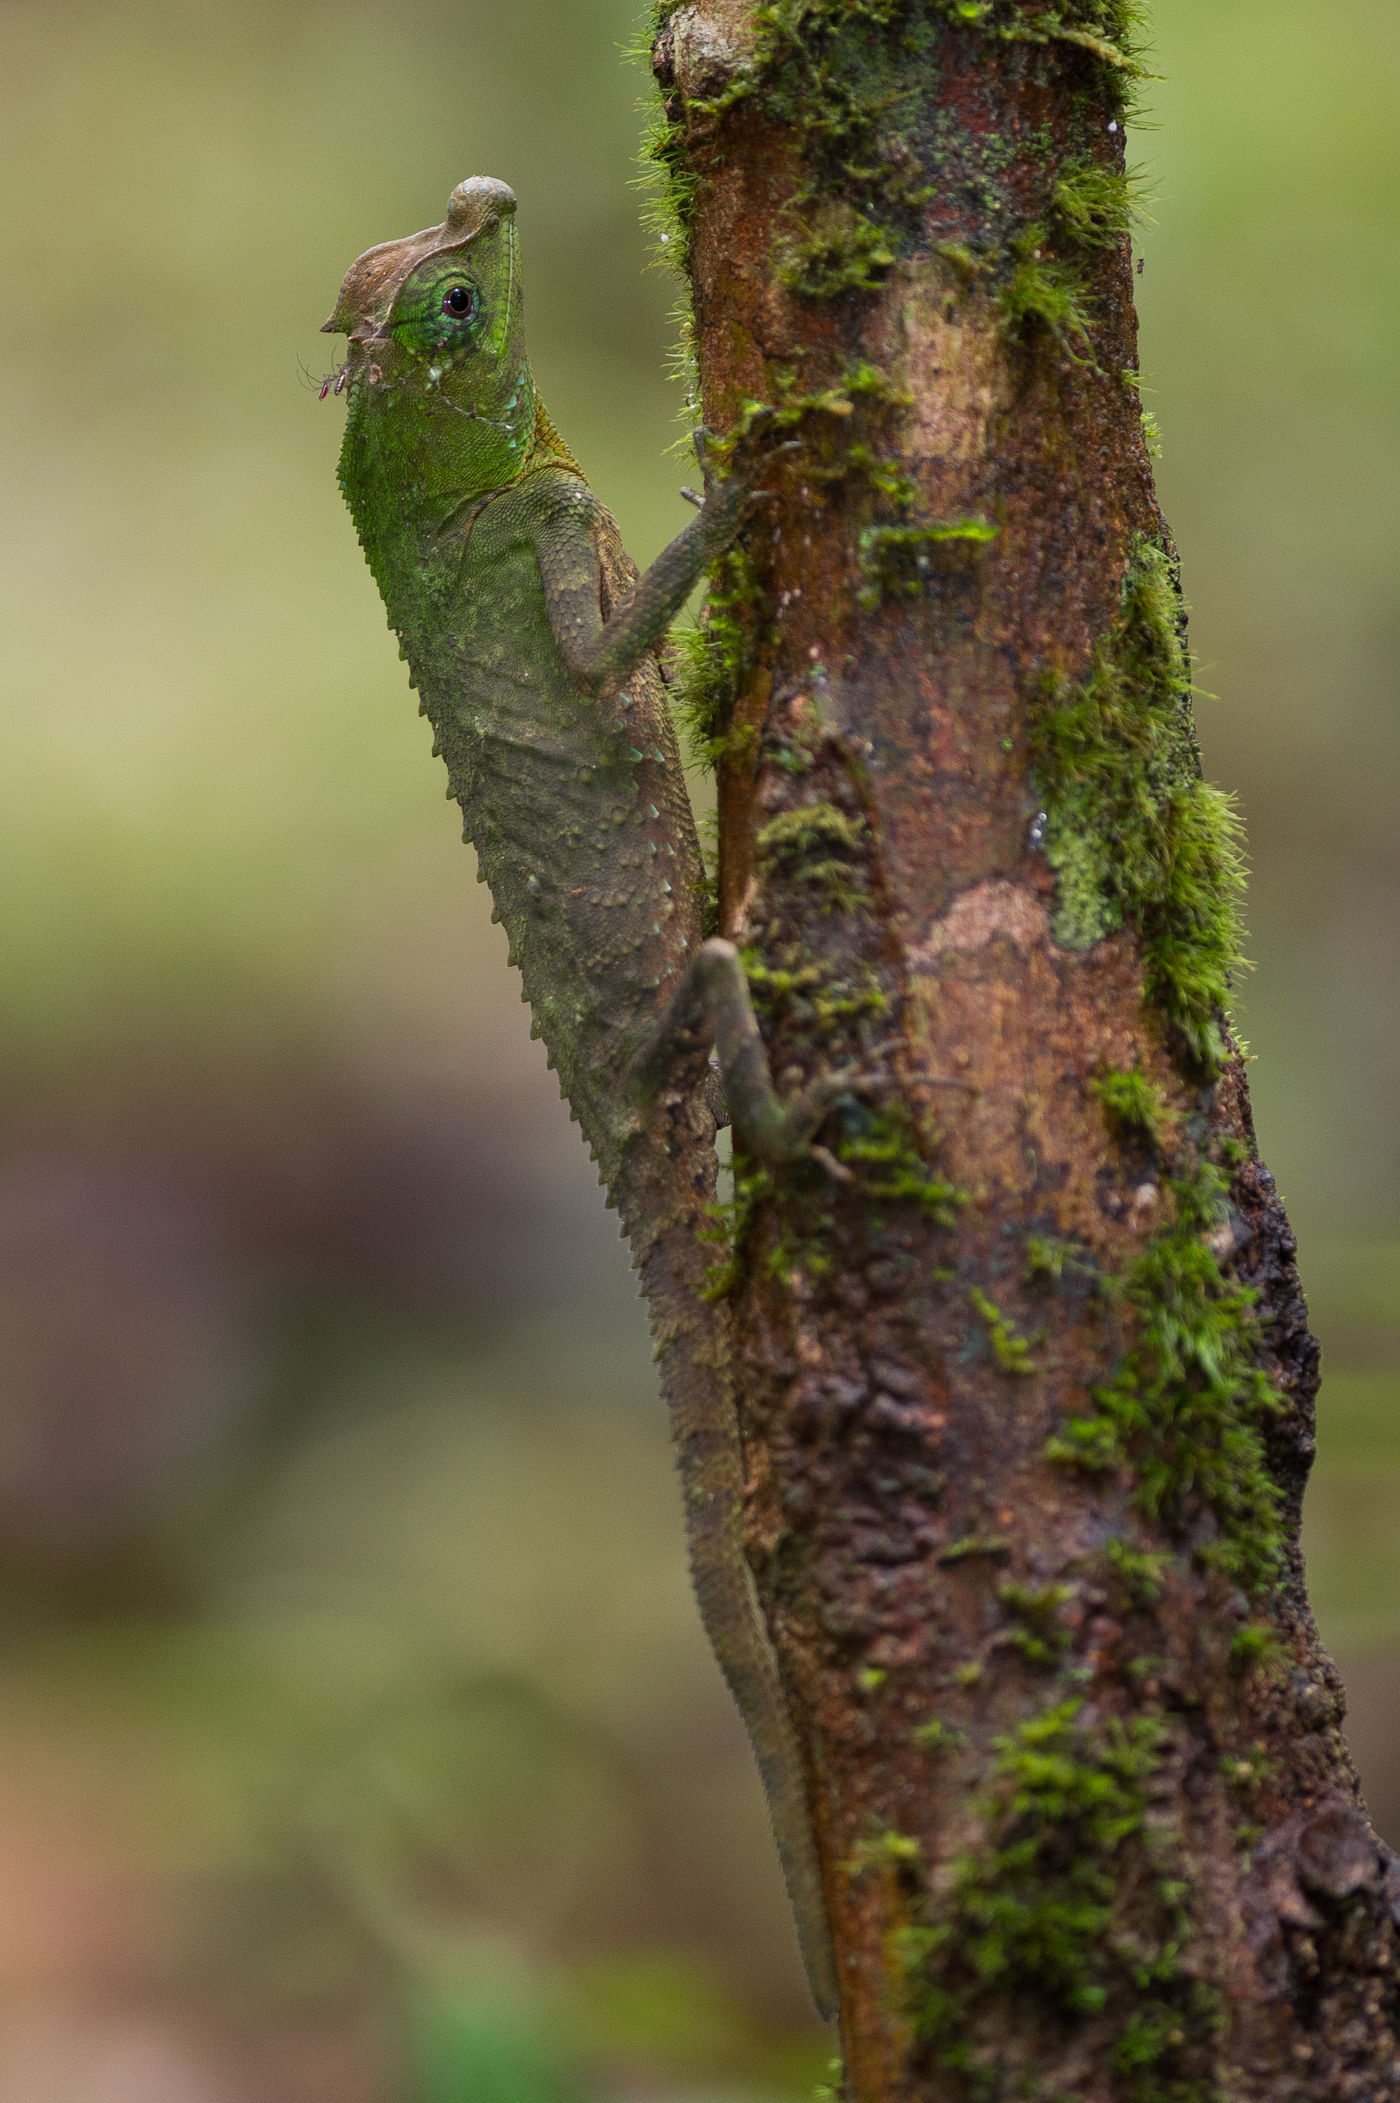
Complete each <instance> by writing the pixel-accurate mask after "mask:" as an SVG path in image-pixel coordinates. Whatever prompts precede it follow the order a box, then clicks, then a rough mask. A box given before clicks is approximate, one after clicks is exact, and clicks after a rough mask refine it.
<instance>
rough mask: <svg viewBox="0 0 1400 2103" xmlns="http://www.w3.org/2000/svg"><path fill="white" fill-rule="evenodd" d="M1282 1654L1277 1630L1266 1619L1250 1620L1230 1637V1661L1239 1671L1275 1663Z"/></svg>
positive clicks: (1248, 1670) (1250, 1670)
mask: <svg viewBox="0 0 1400 2103" xmlns="http://www.w3.org/2000/svg"><path fill="white" fill-rule="evenodd" d="M1282 1656H1283V1646H1282V1643H1281V1641H1280V1639H1279V1632H1278V1630H1277V1629H1276V1628H1275V1627H1273V1625H1272V1624H1271V1623H1270V1622H1267V1621H1251V1622H1249V1623H1248V1624H1247V1625H1246V1626H1245V1627H1244V1628H1240V1629H1236V1631H1235V1633H1234V1635H1233V1636H1232V1637H1231V1639H1230V1663H1231V1664H1232V1665H1233V1666H1234V1667H1235V1669H1236V1670H1237V1671H1239V1672H1252V1671H1254V1670H1255V1669H1256V1668H1257V1667H1262V1666H1266V1665H1273V1664H1277V1663H1278V1662H1279V1660H1280V1659H1281V1657H1282Z"/></svg>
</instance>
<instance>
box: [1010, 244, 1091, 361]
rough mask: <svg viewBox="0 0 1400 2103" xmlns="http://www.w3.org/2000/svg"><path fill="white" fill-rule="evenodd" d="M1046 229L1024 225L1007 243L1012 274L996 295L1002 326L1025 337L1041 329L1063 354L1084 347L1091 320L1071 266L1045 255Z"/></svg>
mask: <svg viewBox="0 0 1400 2103" xmlns="http://www.w3.org/2000/svg"><path fill="white" fill-rule="evenodd" d="M1049 244H1050V233H1049V229H1048V228H1047V227H1045V226H1042V225H1040V224H1032V225H1031V226H1028V227H1027V228H1026V229H1025V231H1024V232H1023V233H1020V234H1018V235H1017V236H1016V238H1015V240H1014V241H1012V243H1011V244H1010V257H1011V269H1010V273H1009V275H1008V276H1006V277H1005V278H1004V279H1003V281H1002V283H1001V285H1000V286H999V287H998V290H997V305H998V306H999V307H1000V309H1001V312H1002V316H1003V318H1004V320H1005V321H1006V324H1007V326H1008V327H1009V328H1010V329H1012V330H1013V331H1015V332H1017V333H1018V334H1021V335H1025V334H1027V333H1029V332H1033V331H1035V330H1036V329H1043V330H1045V331H1046V332H1047V333H1048V334H1049V335H1051V336H1053V337H1054V339H1055V341H1056V342H1057V343H1058V344H1060V345H1061V346H1062V347H1063V348H1065V349H1072V348H1073V346H1074V345H1076V344H1078V345H1081V346H1084V345H1087V344H1088V342H1089V323H1090V321H1091V319H1092V316H1091V314H1090V311H1089V305H1088V301H1087V298H1086V296H1085V292H1084V284H1083V280H1082V279H1081V278H1080V275H1079V272H1078V270H1077V269H1075V267H1074V266H1073V264H1070V263H1064V262H1059V261H1057V260H1056V259H1055V257H1053V256H1052V255H1049V254H1047V249H1048V247H1049Z"/></svg>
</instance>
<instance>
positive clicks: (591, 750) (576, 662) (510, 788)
mask: <svg viewBox="0 0 1400 2103" xmlns="http://www.w3.org/2000/svg"><path fill="white" fill-rule="evenodd" d="M514 214H515V198H514V196H513V194H512V193H511V191H510V190H509V189H508V188H507V187H506V185H505V184H504V183H498V182H494V181H491V180H489V179H487V178H484V177H476V178H473V179H471V180H469V181H467V182H465V183H462V184H460V185H459V186H458V188H457V189H456V190H455V191H454V192H453V194H452V199H451V202H450V205H449V210H448V216H447V218H446V220H445V221H444V223H443V225H442V226H440V227H433V228H430V229H428V230H427V231H426V232H424V233H421V234H415V235H412V236H410V237H409V238H408V239H406V240H403V241H396V242H387V243H385V244H384V245H383V246H381V247H379V248H374V249H370V250H369V251H368V253H367V254H365V255H363V256H361V257H360V258H359V260H358V261H357V262H356V263H355V264H353V265H352V267H351V269H350V272H349V274H348V275H347V277H346V279H345V283H344V286H343V288H342V291H341V295H340V299H339V301H338V303H337V306H336V309H335V312H334V313H333V314H332V316H331V319H330V320H329V321H328V322H327V323H326V328H327V329H328V330H333V331H336V332H341V333H344V334H346V335H347V336H348V337H349V342H350V353H349V358H348V361H347V364H346V367H345V369H344V372H343V373H342V374H341V375H340V376H339V378H338V380H337V391H338V392H339V391H342V390H343V389H348V394H349V414H348V418H347V422H346V430H345V443H344V447H343V449H342V452H341V460H340V482H341V487H342V489H343V491H344V493H345V497H346V500H347V502H348V504H349V506H350V510H351V513H352V515H353V518H354V521H355V525H356V529H357V531H358V533H359V536H360V541H361V544H362V545H363V547H364V550H365V554H366V556H367V557H368V560H369V565H370V568H371V570H372V571H373V573H374V577H375V581H376V583H377V584H378V586H379V589H380V591H381V593H382V595H383V598H384V602H385V605H386V607H387V609H388V614H389V621H390V625H391V626H392V627H393V629H394V630H395V632H396V634H397V635H398V638H399V643H400V647H401V650H402V653H403V655H404V656H405V657H406V658H407V660H408V663H409V667H410V671H411V676H412V681H413V684H414V685H415V686H416V687H417V689H418V691H419V694H420V696H421V705H422V707H423V709H424V711H425V712H426V714H427V715H428V716H429V718H430V719H431V721H432V725H433V728H434V730H435V732H436V735H437V744H436V746H435V750H440V751H441V753H442V756H443V758H444V759H445V760H446V762H447V770H448V780H449V790H448V793H449V795H451V796H454V797H456V799H457V801H458V802H459V803H460V805H461V807H462V812H463V816H464V819H465V829H464V833H463V837H464V838H465V839H468V840H470V841H471V843H472V845H473V846H474V847H475V848H476V852H477V856H478V860H479V865H480V873H481V875H482V876H483V877H484V879H485V881H486V882H487V883H488V884H489V885H490V887H491V894H492V897H493V899H494V901H495V907H496V913H497V916H498V917H499V919H500V920H501V921H502V922H503V923H504V926H505V929H506V933H507V935H508V937H509V940H510V953H511V960H512V962H513V963H515V964H517V965H518V966H519V968H520V972H521V975H522V978H523V980H524V991H525V997H526V999H527V1000H528V1001H529V1003H530V1007H531V1010H532V1012H533V1015H534V1026H535V1031H536V1033H537V1034H538V1035H539V1036H541V1037H542V1038H543V1039H544V1042H545V1046H546V1049H547V1051H548V1054H549V1059H550V1063H551V1065H552V1066H553V1067H554V1069H555V1071H556V1072H557V1073H558V1076H559V1080H560V1085H561V1088H562V1090H563V1093H564V1095H565V1097H566V1099H567V1101H568V1103H569V1106H570V1109H571V1110H572V1112H573V1115H574V1117H575V1118H576V1119H577V1121H578V1123H579V1125H580V1127H581V1128H582V1131H583V1134H584V1137H585V1139H586V1140H587V1142H588V1145H589V1147H590V1149H591V1150H592V1153H593V1156H594V1159H595V1160H596V1161H597V1164H598V1168H599V1171H600V1174H601V1176H602V1179H603V1182H604V1185H605V1187H606V1189H607V1192H608V1197H609V1200H610V1202H611V1203H612V1204H614V1205H615V1206H616V1207H617V1210H618V1212H619V1214H620V1215H621V1219H622V1224H623V1229H624V1231H625V1233H626V1235H627V1237H628V1240H629V1241H630V1243H631V1246H632V1250H633V1256H634V1260H635V1262H636V1264H637V1267H638V1270H639V1271H640V1273H641V1279H642V1287H643V1291H644V1292H645V1294H646V1298H647V1302H648V1305H649V1308H650V1311H651V1318H652V1327H653V1331H654V1334H655V1337H656V1345H657V1357H658V1361H659V1364H660V1369H661V1385H662V1392H663V1394H664V1395H665V1397H666V1401H667V1405H668V1408H669V1411H670V1417H671V1425H672V1429H673V1432H674V1434H675V1438H676V1443H677V1447H678V1452H679V1459H680V1469H681V1481H682V1491H683V1496H684V1502H685V1511H686V1524H687V1535H688V1541H689V1549H690V1564H691V1574H692V1577H693V1580H694V1584H695V1591H696V1597H697V1600H698V1602H699V1606H700V1613H701V1618H702V1620H703V1622H704V1625H705V1630H706V1633H707V1634H708V1636H709V1638H710V1641H711V1643H712V1644H713V1646H714V1649H715V1653H716V1655H717V1657H718V1659H719V1662H720V1665H721V1667H722V1669H723V1671H724V1674H725V1677H726V1679H727V1681H728V1683H729V1686H730V1689H731V1691H732V1692H733V1694H734V1696H735V1699H736V1701H737V1702H738V1705H739V1709H740V1712H741V1714H742V1715H743V1718H744V1721H745V1724H746V1725H747V1727H748V1731H749V1735H750V1737H751V1739H752V1741H753V1745H754V1750H755V1753H756V1756H757V1759H758V1764H759V1769H760V1772H761V1774H762V1776H763V1781H764V1787H765V1789H766V1791H767V1795H768V1803H769V1809H770V1813H771V1816H772V1819H773V1826H774V1832H775V1835H776V1838H777V1842H778V1848H779V1853H780V1855H781V1857H782V1863H783V1871H784V1875H785V1877H786V1879H787V1884H788V1890H789V1894H790V1896H791V1898H792V1902H793V1907H794V1911H795V1913H796V1916H797V1926H798V1936H799V1940H800V1942H801V1945H802V1953H803V1960H804V1963H805V1965H806V1968H807V1975H808V1979H809V1982H810V1984H811V1988H812V1993H813V1997H814V1999H815V2001H816V2003H817V2006H818V2007H819V2009H820V2010H821V2011H822V2013H823V2014H830V2013H831V2012H832V2009H833V2005H834V2002H835V1997H836V1995H835V1974H834V1964H833V1960H832V1956H831V1949H830V1940H829V1932H828V1928H827V1922H826V1912H825V1905H824V1901H823V1898H822V1891H821V1880H820V1872H819V1868H818V1863H817V1857H816V1850H815V1846H814V1843H813V1838H812V1831H811V1821H810V1814H809V1809H808V1801H807V1791H806V1786H805V1781H804V1776H803V1770H802V1765H801V1761H800V1757H799V1754H798V1750H797V1745H796V1741H795V1738H794V1736H793V1731H792V1726H791V1722H790V1719H789V1716H788V1711H787V1706H786V1703H785V1701H784V1697H783V1692H782V1687H781V1683H780V1681H779V1678H778V1674H777V1668H776V1665H775V1663H774V1660H773V1655H772V1652H771V1650H770V1648H769V1646H768V1642H767V1639H766V1636H765V1634H764V1631H763V1627H762V1624H761V1621H760V1619H759V1616H758V1612H757V1608H756V1606H755V1603H754V1599H753V1593H752V1588H751V1586H750V1583H749V1578H748V1572H747V1569H746V1567H745V1563H744V1559H743V1552H742V1545H741V1539H740V1524H739V1520H740V1500H741V1494H742V1480H743V1478H742V1464H741V1455H740V1448H739V1439H738V1431H737V1423H736V1417H735V1410H734V1403H733V1397H732V1394H731V1393H730V1390H729V1386H728V1383H727V1377H726V1370H725V1338H724V1329H723V1316H722V1314H721V1312H720V1310H719V1309H717V1308H715V1307H713V1306H711V1305H709V1304H707V1303H706V1302H705V1300H704V1298H703V1297H702V1289H703V1287H704V1284H705V1274H706V1268H707V1262H706V1256H705V1245H704V1243H703V1241H702V1240H701V1229H702V1228H703V1226H704V1225H705V1223H706V1212H707V1208H708V1207H709V1206H710V1205H711V1204H712V1202H713V1199H714V1192H715V1149H714V1132H715V1115H714V1110H713V1107H712V1103H711V1096H710V1089H709V1086H708V1060H707V1053H708V1049H709V1044H710V1043H711V1041H714V1040H715V1039H716V1038H717V1039H718V1041H719V1046H720V1061H721V1068H722V1070H723V1071H724V1073H725V1076H726V1081H727V1084H728V1086H729V1090H730V1095H731V1100H732V1101H733V1104H734V1109H735V1116H736V1123H738V1124H739V1126H740V1128H741V1131H742V1133H743V1136H744V1137H745V1138H746V1140H747V1141H748V1142H749V1143H751V1144H754V1145H756V1146H757V1149H758V1151H760V1152H763V1153H766V1154H767V1155H768V1156H769V1157H770V1158H790V1157H791V1155H792V1153H793V1152H794V1151H795V1150H800V1149H801V1147H802V1146H803V1145H805V1144H806V1141H807V1139H808V1137H809V1136H810V1133H811V1131H812V1129H813V1128H814V1127H815V1124H816V1122H817V1118H818V1115H819V1113H820V1109H821V1107H822V1104H821V1103H820V1102H813V1103H808V1104H805V1105H799V1106H798V1107H797V1108H796V1110H793V1111H784V1110H783V1109H782V1107H781V1106H780V1105H778V1104H777V1102H776V1098H775V1097H774V1096H773V1094H772V1089H771V1084H770V1083H769V1081H768V1077H767V1069H766V1063H765V1061H764V1059H763V1056H762V1047H761V1043H760V1040H759V1038H758V1033H757V1030H756V1028H755V1027H754V1024H753V1019H752V1011H751V1010H750V1008H749V1006H748V1000H747V992H746V989H745V987H744V983H743V976H742V973H741V972H740V971H739V969H738V965H737V960H736V958H735V955H734V952H733V950H732V949H731V948H730V947H729V945H728V944H726V943H718V942H709V943H706V942H702V939H701V925H700V901H701V883H702V868H701V861H700V852H699V846H698V843H697V840H696V835H695V826H694V821H693V818H692V815H691V810H690V803H689V799H688V797H687V795H686V791H685V781H684V776H683V773H682V768H681V762H680V755H679V752H678V749H677V745H676V737H675V732H674V729H673V727H672V723H671V718H670V713H669V711H668V709H667V706H666V700H665V689H664V682H663V680H662V676H661V670H660V665H659V663H658V660H657V658H656V655H655V650H656V645H657V644H658V643H659V641H660V640H661V638H662V636H663V634H664V633H665V630H666V628H667V626H668V625H669V623H670V622H671V621H672V620H673V619H674V617H675V615H676V613H677V612H678V611H679V610H680V607H681V605H682V604H683V602H684V600H685V598H686V596H687V594H688V593H689V591H690V590H691V588H692V586H693V585H694V583H695V582H696V580H697V579H698V578H699V576H700V575H701V573H702V571H703V570H704V568H705V567H706V565H707V564H708V563H709V562H710V561H711V559H712V558H713V557H714V556H715V555H716V554H718V553H719V552H720V551H721V550H722V549H723V548H724V547H726V546H727V545H728V543H729V542H730V541H731V540H732V539H733V538H734V536H735V534H736V533H737V532H738V531H739V528H740V525H741V523H742V520H743V517H744V514H745V512H746V510H747V508H748V506H749V504H750V502H751V501H752V492H751V486H750V483H749V481H748V480H747V479H746V478H745V476H743V475H742V474H731V475H730V476H729V477H727V478H726V479H725V480H724V481H722V482H717V481H714V480H712V479H711V477H710V474H709V471H708V467H706V468H705V474H706V494H705V499H704V503H703V505H702V507H701V509H700V511H699V513H698V515H697V516H696V518H695V519H693V520H692V521H691V523H690V525H689V526H687V528H686V529H685V531H684V532H683V533H681V534H680V535H678V537H677V538H676V539H675V540H674V541H673V542H672V543H671V544H670V546H669V547H668V548H666V549H665V550H664V551H663V552H662V554H661V555H660V556H658V558H657V560H656V561H655V563H653V565H652V567H651V569H650V570H648V571H647V573H646V575H645V576H644V577H640V578H639V577H638V575H637V572H636V569H635V568H634V566H633V565H632V563H631V562H630V561H629V559H628V557H627V555H626V554H625V553H624V551H623V547H622V543H621V540H620V538H619V535H618V531H617V527H616V524H615V523H614V521H613V519H612V516H611V514H610V513H609V512H608V511H607V510H606V509H605V508H604V506H603V505H602V504H600V503H599V502H598V500H597V498H596V497H595V496H594V495H593V493H592V491H591V490H590V489H589V487H588V484H587V483H586V482H585V481H584V479H583V476H582V474H581V472H580V470H579V468H578V465H577V463H576V462H575V461H574V459H573V458H572V456H571V455H570V454H569V452H568V450H567V448H566V447H565V446H564V444H563V443H562V441H561V440H560V438H559V437H558V434H557V433H556V432H555V430H554V428H553V426H552V424H551V423H550V421H549V419H548V417H547V416H546V415H545V413H544V410H543V408H542V407H541V406H540V404H539V403H538V401H537V399H536V396H535V391H534V384H533V381H532V379H531V375H530V368H529V362H528V359H527V357H526V354H525V345H524V337H523V333H522V323H521V299H520V271H519V257H518V244H517V237H516V229H515V216H514ZM702 466H705V462H704V460H703V459H702ZM827 1099H829V1095H828V1098H827Z"/></svg>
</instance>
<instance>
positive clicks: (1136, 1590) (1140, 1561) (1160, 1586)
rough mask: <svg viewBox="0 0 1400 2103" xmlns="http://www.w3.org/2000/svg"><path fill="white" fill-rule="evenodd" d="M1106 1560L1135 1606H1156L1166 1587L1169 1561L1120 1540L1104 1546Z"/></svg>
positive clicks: (1131, 1603) (1117, 1539)
mask: <svg viewBox="0 0 1400 2103" xmlns="http://www.w3.org/2000/svg"><path fill="white" fill-rule="evenodd" d="M1103 1559H1104V1561H1105V1562H1106V1563H1107V1565H1108V1567H1109V1569H1110V1570H1111V1571H1112V1572H1113V1575H1114V1576H1115V1577H1116V1578H1117V1579H1118V1581H1119V1583H1120V1584H1121V1585H1122V1587H1123V1590H1124V1592H1125V1593H1126V1594H1127V1597H1128V1603H1129V1605H1130V1606H1135V1607H1149V1606H1155V1605H1156V1603H1157V1601H1158V1600H1159V1599H1160V1598H1161V1596H1162V1592H1163V1590H1164V1588H1165V1584H1166V1578H1165V1558H1164V1557H1162V1556H1160V1555H1154V1554H1152V1553H1150V1552H1149V1551H1148V1550H1146V1549H1142V1548H1134V1547H1132V1546H1131V1545H1130V1544H1129V1543H1128V1542H1127V1541H1124V1540H1122V1539H1119V1538H1116V1537H1115V1538H1114V1539H1113V1540H1110V1541H1106V1542H1105V1543H1104V1550H1103Z"/></svg>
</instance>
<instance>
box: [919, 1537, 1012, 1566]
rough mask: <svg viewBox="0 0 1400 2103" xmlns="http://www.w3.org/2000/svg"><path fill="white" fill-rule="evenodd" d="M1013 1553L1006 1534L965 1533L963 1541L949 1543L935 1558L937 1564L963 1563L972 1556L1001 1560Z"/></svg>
mask: <svg viewBox="0 0 1400 2103" xmlns="http://www.w3.org/2000/svg"><path fill="white" fill-rule="evenodd" d="M1010 1553H1011V1542H1010V1541H1009V1539H1008V1538H1007V1536H1006V1535H1005V1534H1004V1533H965V1534H963V1535H962V1537H961V1539H959V1540H956V1541H948V1542H946V1543H945V1545H944V1546H943V1547H942V1548H940V1549H939V1550H938V1553H937V1554H936V1555H935V1556H934V1561H935V1562H936V1563H961V1562H965V1561H966V1560H967V1558H968V1557H969V1556H970V1555H987V1556H991V1557H992V1558H993V1559H994V1560H1000V1559H1001V1558H1002V1557H1003V1556H1008V1555H1010Z"/></svg>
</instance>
